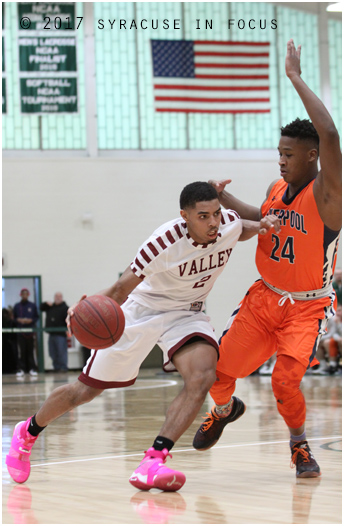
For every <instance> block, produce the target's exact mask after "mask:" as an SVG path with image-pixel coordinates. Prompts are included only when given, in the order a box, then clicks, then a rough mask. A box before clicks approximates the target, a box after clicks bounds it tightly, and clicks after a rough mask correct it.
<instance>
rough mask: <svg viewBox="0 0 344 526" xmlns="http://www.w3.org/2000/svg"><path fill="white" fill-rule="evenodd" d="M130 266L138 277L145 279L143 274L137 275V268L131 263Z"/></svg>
mask: <svg viewBox="0 0 344 526" xmlns="http://www.w3.org/2000/svg"><path fill="white" fill-rule="evenodd" d="M130 268H131V270H132V271H133V272H134V274H135V275H136V276H137V277H138V278H140V279H145V277H146V276H145V275H144V274H140V275H139V271H138V270H137V268H135V267H134V264H133V263H132V264H131V265H130Z"/></svg>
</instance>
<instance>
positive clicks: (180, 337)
mask: <svg viewBox="0 0 344 526" xmlns="http://www.w3.org/2000/svg"><path fill="white" fill-rule="evenodd" d="M122 309H123V313H124V316H125V330H124V333H123V335H122V337H121V338H120V340H119V341H118V342H117V343H115V344H114V345H112V346H111V347H108V348H107V349H100V350H92V351H91V356H90V358H89V359H88V360H87V363H86V365H85V367H84V368H83V372H82V373H81V375H80V376H79V380H80V381H81V382H82V383H84V384H86V385H89V386H90V387H95V388H96V389H109V388H112V387H125V386H128V385H132V384H133V383H134V382H135V380H136V377H137V375H138V372H139V369H140V366H141V363H142V362H143V361H144V359H145V358H146V357H147V356H148V354H149V353H150V351H151V350H152V349H153V347H154V345H156V344H158V345H159V347H160V348H161V350H162V352H163V369H164V370H165V371H166V372H169V371H170V372H172V371H175V370H176V369H175V367H174V366H173V363H172V361H171V359H172V356H173V354H174V353H175V352H176V351H177V350H178V349H180V347H182V346H183V345H184V344H185V343H186V342H187V341H188V340H190V339H191V338H193V337H196V336H198V337H200V338H203V339H204V340H206V341H207V342H209V343H210V344H211V345H212V346H213V347H215V349H216V350H217V352H218V348H219V347H218V343H217V340H216V337H215V333H214V329H213V327H212V326H211V325H210V323H209V320H210V318H209V317H208V316H206V315H205V314H204V312H193V311H185V310H183V311H168V312H162V311H155V310H152V309H150V308H148V307H144V306H143V305H140V304H138V303H137V302H136V301H134V300H133V299H128V300H127V301H126V302H125V303H124V304H123V305H122Z"/></svg>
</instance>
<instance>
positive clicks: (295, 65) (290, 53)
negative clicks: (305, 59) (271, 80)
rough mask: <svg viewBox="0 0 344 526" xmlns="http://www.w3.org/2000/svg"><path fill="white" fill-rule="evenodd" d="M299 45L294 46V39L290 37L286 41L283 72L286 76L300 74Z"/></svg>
mask: <svg viewBox="0 0 344 526" xmlns="http://www.w3.org/2000/svg"><path fill="white" fill-rule="evenodd" d="M300 57H301V46H298V48H297V49H296V48H295V44H294V40H293V39H292V38H291V39H290V40H288V43H287V56H286V57H285V72H286V74H287V77H289V78H290V77H291V76H293V75H298V76H300V75H301V61H300Z"/></svg>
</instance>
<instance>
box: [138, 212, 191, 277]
mask: <svg viewBox="0 0 344 526" xmlns="http://www.w3.org/2000/svg"><path fill="white" fill-rule="evenodd" d="M183 229H186V223H185V222H184V223H180V224H179V223H176V224H175V225H173V226H172V227H171V229H170V230H166V232H164V234H162V235H161V236H159V237H157V238H156V239H150V240H149V241H148V242H147V244H146V245H145V246H144V247H143V248H142V249H141V250H140V252H139V253H138V254H137V256H136V258H135V260H134V261H133V262H132V264H131V269H132V271H133V272H134V273H135V274H137V272H139V271H138V270H137V268H136V267H138V268H139V269H140V270H142V271H143V272H144V270H145V266H146V265H145V262H146V263H148V264H149V263H151V261H152V260H153V259H154V258H155V257H157V256H159V254H161V252H162V251H161V249H162V250H166V249H167V248H168V247H169V246H171V245H173V244H174V243H175V242H176V241H178V240H179V239H182V238H183V237H184V233H183ZM176 237H177V239H176ZM139 258H140V259H139ZM141 258H142V259H141ZM139 277H141V278H144V276H143V275H141V276H139Z"/></svg>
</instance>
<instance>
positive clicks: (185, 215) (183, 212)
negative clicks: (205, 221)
mask: <svg viewBox="0 0 344 526" xmlns="http://www.w3.org/2000/svg"><path fill="white" fill-rule="evenodd" d="M180 215H181V216H182V218H183V219H184V221H187V220H188V214H187V212H185V210H181V211H180Z"/></svg>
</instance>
